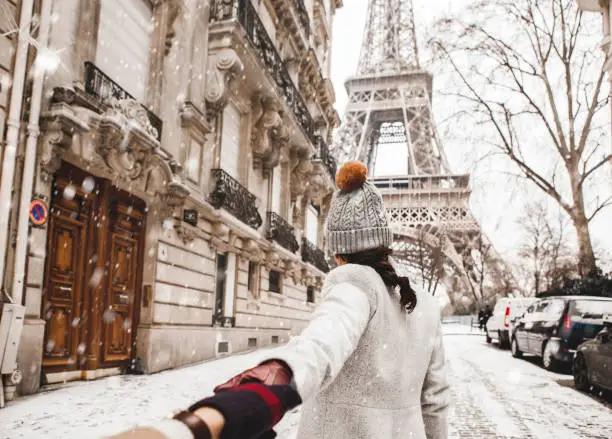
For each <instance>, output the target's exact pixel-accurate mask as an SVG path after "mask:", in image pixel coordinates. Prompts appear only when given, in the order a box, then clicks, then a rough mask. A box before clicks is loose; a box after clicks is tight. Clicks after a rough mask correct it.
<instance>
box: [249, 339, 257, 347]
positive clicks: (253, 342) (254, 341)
mask: <svg viewBox="0 0 612 439" xmlns="http://www.w3.org/2000/svg"><path fill="white" fill-rule="evenodd" d="M247 347H249V348H256V347H257V339H256V338H249V339H248V340H247Z"/></svg>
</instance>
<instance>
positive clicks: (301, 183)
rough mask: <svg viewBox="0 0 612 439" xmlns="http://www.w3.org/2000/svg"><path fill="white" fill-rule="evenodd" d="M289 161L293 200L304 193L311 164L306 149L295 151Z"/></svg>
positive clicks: (311, 167)
mask: <svg viewBox="0 0 612 439" xmlns="http://www.w3.org/2000/svg"><path fill="white" fill-rule="evenodd" d="M291 161H292V166H291V200H293V201H295V200H296V199H297V198H298V197H299V196H301V195H304V194H305V193H306V188H307V186H308V180H309V177H310V175H311V172H312V169H313V166H312V162H311V160H310V154H309V152H307V151H302V150H299V151H295V152H294V153H293V154H292V160H291Z"/></svg>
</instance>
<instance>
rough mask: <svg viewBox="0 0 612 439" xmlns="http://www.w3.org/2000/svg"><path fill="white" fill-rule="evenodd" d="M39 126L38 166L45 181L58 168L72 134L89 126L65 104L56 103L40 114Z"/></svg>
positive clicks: (80, 131) (87, 128)
mask: <svg viewBox="0 0 612 439" xmlns="http://www.w3.org/2000/svg"><path fill="white" fill-rule="evenodd" d="M41 128H42V129H41V132H42V134H41V143H40V153H39V166H40V170H41V178H42V180H43V181H45V182H47V181H50V179H51V178H52V176H53V174H54V173H55V172H56V171H57V170H58V169H59V167H60V165H61V162H62V155H63V154H64V152H66V151H68V150H69V149H70V146H71V144H72V138H73V137H74V135H75V134H77V133H82V132H86V131H89V127H88V126H87V125H86V124H85V123H83V122H82V121H81V120H79V119H78V118H77V117H76V116H75V115H74V112H73V111H72V110H71V108H70V107H69V106H68V105H67V104H65V103H56V104H53V105H52V106H51V108H50V110H49V111H48V112H46V113H44V114H43V115H42V117H41Z"/></svg>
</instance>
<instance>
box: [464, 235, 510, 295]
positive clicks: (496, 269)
mask: <svg viewBox="0 0 612 439" xmlns="http://www.w3.org/2000/svg"><path fill="white" fill-rule="evenodd" d="M462 260H463V268H464V269H465V271H466V273H467V274H468V277H469V279H470V289H471V291H472V295H473V296H474V298H475V299H476V302H478V303H484V302H486V301H487V300H488V299H490V298H492V297H495V296H496V295H498V294H500V295H503V296H508V295H509V294H510V293H511V292H513V291H514V289H515V287H514V280H513V279H512V275H511V273H510V272H509V270H508V269H507V267H506V266H505V264H504V263H503V262H502V261H501V259H500V258H499V256H498V255H497V253H496V251H495V248H494V247H493V244H492V243H491V242H490V241H489V240H488V239H487V238H486V237H485V236H484V235H483V234H482V233H480V234H478V236H477V237H476V238H475V240H474V241H473V242H471V243H467V245H466V247H465V251H464V254H463V258H462Z"/></svg>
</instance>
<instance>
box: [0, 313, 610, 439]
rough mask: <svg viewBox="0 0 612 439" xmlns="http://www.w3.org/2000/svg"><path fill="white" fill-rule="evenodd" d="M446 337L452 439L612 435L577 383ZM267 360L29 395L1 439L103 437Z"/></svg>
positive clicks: (450, 330) (458, 334)
mask: <svg viewBox="0 0 612 439" xmlns="http://www.w3.org/2000/svg"><path fill="white" fill-rule="evenodd" d="M445 334H446V335H445V343H446V350H447V356H448V360H449V365H450V369H449V372H450V381H451V385H452V396H453V402H454V404H453V405H454V407H453V409H452V416H451V421H450V437H451V438H452V439H490V438H543V439H548V438H550V439H573V438H576V439H577V438H600V439H602V438H612V410H610V409H608V408H606V407H605V406H604V405H603V404H601V403H599V402H597V401H595V400H594V399H592V398H590V397H589V396H587V395H583V394H581V393H578V392H576V391H575V390H574V389H572V388H569V387H567V386H563V385H560V384H559V383H562V384H563V383H567V382H568V381H569V380H571V376H569V375H561V374H554V373H550V372H547V371H546V370H544V369H542V368H541V367H540V366H539V365H538V363H537V362H535V361H530V360H516V359H514V358H512V357H511V356H510V354H509V352H508V351H502V350H500V349H498V348H497V347H495V346H491V345H487V344H486V343H485V341H484V336H483V335H479V336H475V335H478V332H477V330H471V329H470V328H469V327H463V328H462V327H460V325H453V324H449V325H445ZM470 334H471V335H472V336H470ZM265 354H266V352H265V351H258V352H255V353H251V354H247V355H241V356H234V357H229V358H225V359H222V360H217V361H211V362H208V363H202V364H199V365H195V366H190V367H186V368H183V369H175V370H171V371H166V372H161V373H158V374H155V375H147V376H120V377H110V378H106V379H102V380H98V381H92V382H78V383H71V384H68V385H66V386H64V387H63V388H61V389H59V390H53V391H47V392H44V393H40V394H37V395H33V396H29V397H25V398H20V399H18V400H17V401H14V402H12V403H10V405H9V406H8V407H7V408H5V409H3V410H0V439H17V438H99V437H104V436H107V435H109V434H113V433H116V432H118V431H121V430H123V429H126V428H129V427H131V426H133V425H135V424H146V423H148V422H151V421H154V420H157V419H160V418H163V417H166V416H168V415H169V414H171V413H173V412H174V411H177V410H179V409H183V408H185V407H187V406H188V405H189V404H190V403H192V402H194V401H196V400H198V399H200V398H201V397H203V396H206V395H209V394H211V392H212V389H213V387H214V386H215V385H216V384H217V383H220V382H223V381H224V380H226V379H227V378H229V377H230V376H232V375H234V374H236V373H238V372H240V371H241V370H243V369H246V368H248V367H251V366H253V365H254V364H257V363H258V362H259V361H260V360H262V359H263V358H265ZM298 423H299V410H296V411H294V412H293V413H290V414H288V415H287V416H286V417H285V419H284V420H283V421H282V422H281V424H279V426H277V429H276V430H277V432H278V433H279V439H295V437H296V430H297V425H298ZM313 439H315V438H313ZM338 439H345V438H338ZM346 439H348V438H346Z"/></svg>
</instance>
